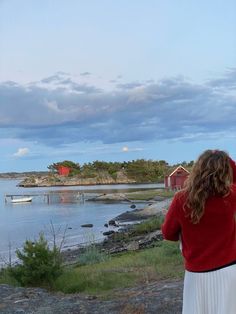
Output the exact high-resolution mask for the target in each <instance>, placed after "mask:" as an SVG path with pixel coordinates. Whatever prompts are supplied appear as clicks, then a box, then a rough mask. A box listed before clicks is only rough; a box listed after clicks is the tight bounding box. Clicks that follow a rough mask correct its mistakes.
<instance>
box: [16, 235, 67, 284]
mask: <svg viewBox="0 0 236 314" xmlns="http://www.w3.org/2000/svg"><path fill="white" fill-rule="evenodd" d="M16 255H17V257H18V258H19V260H20V264H18V265H17V266H15V267H14V268H11V269H10V272H11V275H12V276H13V278H14V279H16V280H17V281H18V282H19V283H20V284H21V285H23V286H28V285H29V286H41V285H43V286H50V285H51V284H52V282H53V280H55V279H56V278H57V277H58V276H59V275H60V274H61V273H62V260H61V255H60V251H59V249H58V248H57V247H56V246H55V245H54V247H53V248H52V249H50V248H49V245H48V242H47V240H46V239H45V237H44V235H43V234H42V233H41V234H40V236H39V239H38V240H37V241H35V242H32V241H30V240H27V241H26V242H25V244H24V247H23V251H22V252H21V251H20V250H17V251H16Z"/></svg>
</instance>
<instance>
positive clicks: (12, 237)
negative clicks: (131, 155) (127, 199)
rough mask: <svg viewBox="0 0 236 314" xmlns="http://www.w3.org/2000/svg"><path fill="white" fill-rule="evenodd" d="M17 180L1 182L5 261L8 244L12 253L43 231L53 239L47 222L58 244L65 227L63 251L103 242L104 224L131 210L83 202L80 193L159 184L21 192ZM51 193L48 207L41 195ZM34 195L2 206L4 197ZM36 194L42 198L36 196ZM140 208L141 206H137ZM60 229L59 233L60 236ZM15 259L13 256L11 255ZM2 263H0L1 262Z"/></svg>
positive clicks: (0, 238) (0, 239)
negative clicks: (80, 245) (9, 195)
mask: <svg viewBox="0 0 236 314" xmlns="http://www.w3.org/2000/svg"><path fill="white" fill-rule="evenodd" d="M18 182H19V181H17V180H0V214H1V220H0V257H4V258H6V256H7V255H8V252H9V243H11V246H12V251H13V252H14V251H15V249H16V248H21V247H22V244H23V243H24V241H25V239H32V240H33V239H35V238H37V237H38V235H39V233H40V232H41V231H43V232H44V233H45V234H46V235H47V238H48V239H49V241H50V239H52V235H51V233H50V222H52V223H53V225H54V227H55V230H57V231H58V236H57V238H58V240H60V238H61V236H62V231H64V230H65V228H66V227H67V233H66V243H65V248H66V247H71V246H74V245H77V244H81V243H85V242H88V241H91V240H93V239H95V240H96V241H99V240H102V239H103V235H102V233H103V232H104V231H105V230H107V228H105V227H104V223H106V222H107V221H109V220H110V219H112V218H114V217H115V216H117V215H119V214H121V213H123V212H125V211H127V210H130V205H129V204H127V203H123V204H120V203H118V204H107V203H100V202H99V203H94V202H85V203H81V202H80V201H79V198H78V192H79V191H85V192H86V193H104V192H106V193H108V192H110V191H108V190H111V191H119V190H127V189H142V188H155V187H160V185H158V184H148V185H109V186H102V185H100V186H89V187H88V186H86V187H85V186H80V187H78V186H77V187H50V188H31V189H29V188H20V187H17V183H18ZM48 192H49V193H50V203H49V204H48V203H47V201H46V198H45V197H44V196H43V193H48ZM27 193H30V194H35V195H36V194H37V196H35V197H34V198H33V201H32V203H24V204H11V203H10V202H9V200H8V202H7V203H5V197H4V196H5V194H27ZM38 194H41V196H39V195H38ZM140 206H143V205H140ZM85 223H92V224H93V228H89V229H85V228H82V227H81V225H82V224H85ZM59 229H61V232H59ZM13 255H14V254H13ZM0 262H1V261H0Z"/></svg>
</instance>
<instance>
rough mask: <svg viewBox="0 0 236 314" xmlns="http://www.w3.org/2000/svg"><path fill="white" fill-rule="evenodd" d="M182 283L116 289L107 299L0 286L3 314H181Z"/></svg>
mask: <svg viewBox="0 0 236 314" xmlns="http://www.w3.org/2000/svg"><path fill="white" fill-rule="evenodd" d="M182 293H183V281H182V280H163V281H155V282H149V283H146V284H142V285H137V286H135V287H132V288H125V289H116V290H115V291H114V293H113V295H112V298H110V299H109V300H104V298H103V299H102V298H100V297H97V296H90V295H84V294H80V293H75V294H67V295H66V294H63V293H50V292H48V291H46V290H44V289H40V288H21V287H11V286H9V285H0V313H3V314H15V313H24V314H32V313H34V314H43V313H52V314H53V313H54V314H73V313H74V314H75V313H84V314H90V313H97V314H104V313H109V314H135V313H136V314H137V313H138V314H144V313H145V314H157V313H161V314H180V313H181V310H182Z"/></svg>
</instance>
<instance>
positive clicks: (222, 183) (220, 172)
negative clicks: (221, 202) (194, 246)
mask: <svg viewBox="0 0 236 314" xmlns="http://www.w3.org/2000/svg"><path fill="white" fill-rule="evenodd" d="M232 181H233V174H232V168H231V166H230V160H229V156H228V154H227V153H226V152H224V151H220V150H216V151H213V150H206V151H205V152H203V153H202V154H201V155H200V156H199V158H198V160H197V161H196V162H195V164H194V166H193V169H192V171H191V173H190V175H189V177H188V178H187V180H186V182H185V188H184V191H185V192H186V195H187V198H186V202H185V205H184V208H185V209H186V207H188V209H189V210H190V211H189V213H188V215H189V216H190V220H191V222H192V223H193V224H197V223H199V221H200V219H201V218H202V216H203V214H204V208H205V202H206V200H207V199H208V198H209V197H211V196H226V195H227V194H229V192H230V187H231V184H232Z"/></svg>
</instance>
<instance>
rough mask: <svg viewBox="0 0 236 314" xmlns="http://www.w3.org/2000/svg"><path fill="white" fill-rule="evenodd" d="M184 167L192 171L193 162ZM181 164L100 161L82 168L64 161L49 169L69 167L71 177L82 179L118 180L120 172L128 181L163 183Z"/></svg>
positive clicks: (145, 161)
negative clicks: (104, 176) (104, 177)
mask: <svg viewBox="0 0 236 314" xmlns="http://www.w3.org/2000/svg"><path fill="white" fill-rule="evenodd" d="M182 164H183V166H184V167H186V168H187V169H189V170H190V168H191V167H192V165H193V161H191V162H190V163H187V162H185V161H184V162H183V163H182ZM178 165H180V164H176V165H173V166H170V165H169V164H168V163H167V162H166V161H165V160H145V159H137V160H132V161H127V162H126V161H124V162H106V161H98V160H95V161H94V162H92V163H91V162H89V163H85V164H83V166H80V165H79V164H77V163H74V162H72V161H68V160H64V161H62V162H57V163H53V164H52V165H49V166H48V169H49V170H51V171H52V172H53V173H54V172H56V171H57V168H58V166H66V167H69V168H70V169H71V170H70V174H69V176H76V175H79V177H80V178H94V177H97V176H99V175H101V174H103V175H104V174H105V175H106V174H107V175H110V176H111V177H112V178H113V179H116V178H117V174H118V172H122V173H123V174H124V175H125V176H127V178H128V179H130V180H134V181H136V182H140V183H142V182H143V183H149V182H163V180H164V177H165V175H166V174H167V173H168V172H169V171H170V170H172V169H174V168H175V167H177V166H178Z"/></svg>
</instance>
